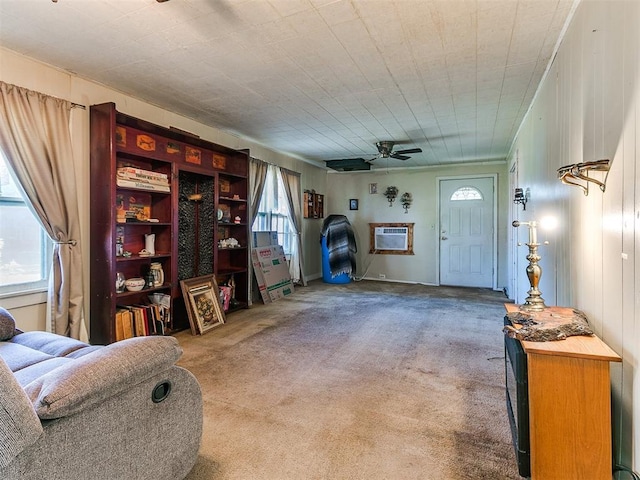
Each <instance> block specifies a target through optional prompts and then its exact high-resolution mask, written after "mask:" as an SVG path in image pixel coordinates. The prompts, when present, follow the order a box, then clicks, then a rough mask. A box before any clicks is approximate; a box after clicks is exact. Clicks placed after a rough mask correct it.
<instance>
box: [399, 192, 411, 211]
mask: <svg viewBox="0 0 640 480" xmlns="http://www.w3.org/2000/svg"><path fill="white" fill-rule="evenodd" d="M411 202H413V197H412V196H411V194H410V193H409V192H404V193H403V194H402V197H400V203H402V208H404V213H409V208H410V207H411Z"/></svg>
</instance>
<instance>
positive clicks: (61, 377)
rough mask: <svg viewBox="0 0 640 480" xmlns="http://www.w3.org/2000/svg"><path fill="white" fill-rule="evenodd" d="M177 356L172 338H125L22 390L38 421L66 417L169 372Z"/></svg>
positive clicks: (177, 347)
mask: <svg viewBox="0 0 640 480" xmlns="http://www.w3.org/2000/svg"><path fill="white" fill-rule="evenodd" d="M180 355H182V349H181V348H180V345H179V344H178V341H177V340H176V339H175V338H173V337H136V338H129V339H127V340H122V341H120V342H116V343H112V344H111V345H107V346H106V347H104V348H100V349H98V350H96V351H94V352H91V353H89V354H87V355H84V356H82V357H80V358H78V359H77V360H74V361H73V362H69V363H68V364H65V365H62V366H60V367H58V368H56V369H54V370H52V371H50V372H48V373H47V374H45V375H43V376H41V377H40V378H38V379H36V380H34V381H33V382H31V383H29V384H27V385H26V386H25V387H24V390H25V392H26V394H27V395H28V397H29V399H30V400H31V402H32V403H33V407H34V408H35V411H36V413H37V414H38V416H39V417H40V418H42V419H54V418H61V417H66V416H69V415H73V414H74V413H77V412H79V411H82V410H84V409H85V408H88V407H90V406H92V405H95V404H96V403H98V402H102V401H104V400H105V399H107V398H109V397H111V396H113V395H117V394H118V393H119V392H122V391H123V390H125V389H127V388H128V387H129V386H131V385H134V384H137V383H139V382H141V381H143V380H145V379H147V378H149V377H150V376H152V375H155V374H157V373H159V372H161V371H163V370H166V369H168V368H170V367H171V366H172V365H174V364H175V362H176V361H177V360H178V359H179V358H180Z"/></svg>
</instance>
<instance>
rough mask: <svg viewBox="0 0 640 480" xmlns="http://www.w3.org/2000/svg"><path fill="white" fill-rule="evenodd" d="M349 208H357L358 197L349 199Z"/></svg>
mask: <svg viewBox="0 0 640 480" xmlns="http://www.w3.org/2000/svg"><path fill="white" fill-rule="evenodd" d="M349 210H358V199H357V198H351V199H349Z"/></svg>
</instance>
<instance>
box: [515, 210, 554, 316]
mask: <svg viewBox="0 0 640 480" xmlns="http://www.w3.org/2000/svg"><path fill="white" fill-rule="evenodd" d="M512 225H513V226H514V227H520V226H522V225H524V226H527V227H529V242H527V243H526V244H525V245H527V246H528V247H529V254H528V255H527V260H529V265H527V278H528V279H529V286H530V289H529V291H528V292H527V293H528V294H529V296H528V297H527V298H526V299H525V301H524V304H522V305H521V306H520V309H521V310H525V311H528V312H540V311H542V310H544V309H545V308H547V306H546V305H545V303H544V299H543V298H542V292H541V291H540V289H539V288H538V285H539V283H540V278H541V277H542V267H541V266H540V265H539V264H538V262H539V261H540V259H541V258H542V257H540V255H538V247H539V246H540V244H539V243H538V234H537V227H538V226H539V225H540V224H539V223H538V222H536V221H530V222H520V221H518V220H514V221H513V223H512ZM551 226H552V225H549V227H551ZM518 245H520V243H518ZM544 245H549V242H544Z"/></svg>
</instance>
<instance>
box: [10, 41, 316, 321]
mask: <svg viewBox="0 0 640 480" xmlns="http://www.w3.org/2000/svg"><path fill="white" fill-rule="evenodd" d="M0 80H2V81H4V82H6V83H10V84H14V85H19V86H21V87H25V88H28V89H30V90H34V91H37V92H41V93H44V94H47V95H52V96H55V97H59V98H64V99H66V100H70V101H72V102H74V103H78V104H81V105H86V106H89V105H93V104H98V103H104V102H115V104H116V108H117V109H118V111H121V112H123V113H126V114H129V115H132V116H134V117H138V118H142V119H144V120H147V121H150V122H153V123H155V124H158V125H162V126H166V127H169V126H173V127H176V128H180V129H182V130H186V131H188V132H192V133H195V134H196V135H199V136H201V137H202V138H203V139H205V140H209V141H212V142H215V143H218V144H221V145H224V146H227V147H230V148H234V149H244V148H248V149H250V152H251V155H252V156H253V157H256V158H259V159H261V160H264V161H266V162H269V163H274V164H277V165H281V166H283V167H286V168H288V169H290V170H293V171H296V172H300V173H301V184H302V185H301V186H302V189H303V190H304V189H315V190H316V191H319V192H321V191H324V190H325V188H326V171H325V170H324V169H321V168H317V167H314V166H313V165H311V164H309V163H306V162H304V161H301V160H299V159H295V158H292V157H289V156H286V155H283V154H280V153H278V152H274V151H272V150H269V149H267V148H265V147H263V146H261V145H259V144H256V143H254V142H250V141H248V140H245V139H242V138H239V137H236V136H233V135H230V134H227V133H225V132H223V131H220V130H218V129H215V128H212V127H209V126H206V125H203V124H200V123H198V122H195V121H193V120H191V119H188V118H185V117H182V116H179V115H176V114H174V113H171V112H169V111H166V110H162V109H160V108H158V107H155V106H153V105H150V104H148V103H144V102H141V101H139V100H137V99H134V98H132V97H129V96H127V95H123V94H122V93H119V92H117V91H115V90H112V89H109V88H106V87H104V86H102V85H99V84H96V83H93V82H89V81H86V80H83V79H81V78H79V77H77V76H75V75H72V74H69V73H67V72H63V71H61V70H59V69H57V68H54V67H51V66H48V65H45V64H42V63H39V62H36V61H33V60H31V59H29V58H27V57H24V56H22V55H18V54H16V53H15V52H12V51H10V50H6V49H2V48H0ZM71 118H72V137H73V145H74V155H75V164H74V165H70V166H69V168H73V169H74V171H75V172H76V180H77V183H78V189H79V204H80V217H81V231H82V239H80V246H81V248H82V249H83V257H84V264H85V284H86V285H88V278H89V273H90V272H89V268H88V263H89V262H88V258H89V254H90V252H89V221H90V219H89V208H88V206H89V110H88V108H87V110H82V109H73V111H72V116H71ZM319 231H320V230H319V227H318V225H317V221H316V222H307V221H305V222H304V223H303V230H302V236H303V241H304V242H305V251H304V257H305V260H306V262H307V264H306V268H305V274H306V275H307V276H309V273H308V272H311V274H314V273H316V274H317V272H320V271H321V256H320V251H319V250H318V249H316V248H315V243H314V242H311V243H309V242H307V241H306V238H316V237H317V236H318V235H319ZM42 299H43V296H42V295H35V296H32V297H29V298H11V299H2V301H0V304H3V305H6V308H7V309H9V310H10V311H11V313H12V314H13V315H14V316H15V318H16V321H17V322H18V326H19V327H20V328H23V329H25V330H44V329H45V307H44V306H43V305H42V303H41V302H42V301H43V300H42ZM88 299H89V292H88V288H87V289H86V291H85V311H86V313H87V315H88V311H89V310H88ZM87 321H88V322H89V321H90V319H87ZM88 327H89V324H88V323H87V328H88Z"/></svg>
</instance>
